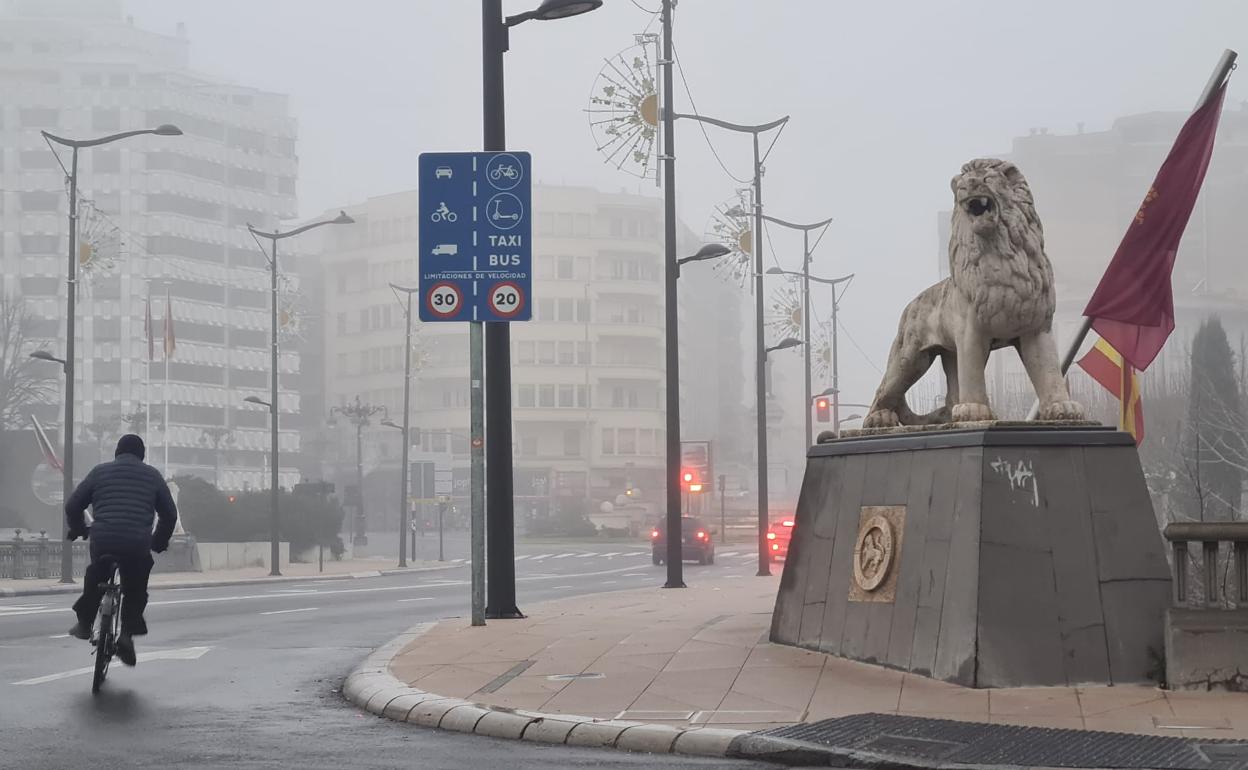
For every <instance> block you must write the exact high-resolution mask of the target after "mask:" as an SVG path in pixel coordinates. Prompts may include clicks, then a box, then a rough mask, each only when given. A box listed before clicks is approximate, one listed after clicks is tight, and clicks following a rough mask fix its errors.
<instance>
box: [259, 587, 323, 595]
mask: <svg viewBox="0 0 1248 770" xmlns="http://www.w3.org/2000/svg"><path fill="white" fill-rule="evenodd" d="M269 593H271V594H287V595H293V594H314V593H317V591H316V589H313V588H278V589H275V590H273V591H269Z"/></svg>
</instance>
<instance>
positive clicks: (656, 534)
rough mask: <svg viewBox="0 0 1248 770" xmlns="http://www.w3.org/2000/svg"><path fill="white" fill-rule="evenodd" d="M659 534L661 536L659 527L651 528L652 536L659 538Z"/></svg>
mask: <svg viewBox="0 0 1248 770" xmlns="http://www.w3.org/2000/svg"><path fill="white" fill-rule="evenodd" d="M658 536H659V531H658V530H657V529H652V530H650V537H652V538H658Z"/></svg>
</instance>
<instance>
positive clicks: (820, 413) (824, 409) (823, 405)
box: [815, 396, 832, 422]
mask: <svg viewBox="0 0 1248 770" xmlns="http://www.w3.org/2000/svg"><path fill="white" fill-rule="evenodd" d="M815 419H817V420H818V421H819V422H831V421H832V410H831V403H830V402H829V401H828V399H826V398H824V397H822V396H820V397H819V398H816V399H815Z"/></svg>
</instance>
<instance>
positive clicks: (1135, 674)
mask: <svg viewBox="0 0 1248 770" xmlns="http://www.w3.org/2000/svg"><path fill="white" fill-rule="evenodd" d="M1169 603H1170V571H1169V567H1168V565H1167V562H1166V557H1165V548H1164V545H1163V542H1162V538H1161V534H1160V533H1159V532H1158V530H1157V524H1156V520H1155V519H1154V516H1153V509H1152V504H1151V502H1150V500H1149V496H1148V490H1147V489H1146V488H1145V485H1144V476H1143V472H1142V471H1141V468H1140V462H1139V457H1138V455H1137V453H1136V449H1135V445H1134V443H1133V442H1132V439H1131V437H1130V436H1129V435H1128V434H1125V433H1121V432H1119V431H1115V430H1112V429H1109V428H1101V427H1073V426H1063V427H1045V426H1036V425H1034V424H1029V425H1028V426H1027V427H1020V426H1016V425H989V426H978V427H974V428H966V429H958V428H957V427H954V428H953V429H947V430H941V431H932V430H923V431H917V432H910V433H907V432H888V433H883V434H881V435H869V436H860V437H855V438H845V439H840V440H837V441H831V442H828V443H823V444H819V445H816V446H814V447H811V449H810V452H809V455H808V461H807V467H806V476H805V479H804V480H803V483H802V492H801V498H800V501H799V503H798V509H797V520H796V526H795V527H794V530H793V537H792V542H791V543H790V546H789V553H788V561H787V563H786V564H785V568H784V576H783V578H782V580H781V583H780V592H779V595H778V597H777V600H776V608H775V613H774V616H773V619H772V628H771V640H772V641H773V642H777V643H781V644H789V645H794V646H798V647H805V648H808V649H812V650H820V651H823V652H827V653H831V654H834V655H839V656H842V657H845V658H851V659H854V660H860V661H864V662H867V663H876V664H880V665H885V666H889V667H892V668H897V669H903V670H906V671H912V672H914V673H918V674H923V675H925V676H931V677H934V678H937V679H943V680H945V681H949V682H954V683H957V684H960V685H964V686H970V687H1018V686H1031V685H1075V684H1084V683H1099V684H1111V683H1125V682H1143V681H1146V680H1148V679H1149V677H1150V675H1153V672H1154V671H1155V669H1156V666H1157V662H1158V661H1159V660H1160V655H1161V651H1162V649H1163V646H1164V645H1163V625H1164V613H1165V609H1166V607H1167V606H1168V605H1169Z"/></svg>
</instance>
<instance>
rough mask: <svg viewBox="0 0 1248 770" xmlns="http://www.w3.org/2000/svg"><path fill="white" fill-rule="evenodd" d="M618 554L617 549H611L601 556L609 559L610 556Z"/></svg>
mask: <svg viewBox="0 0 1248 770" xmlns="http://www.w3.org/2000/svg"><path fill="white" fill-rule="evenodd" d="M619 555H620V552H619V551H612V552H611V553H604V554H603V555H602V556H603V558H604V559H610V558H611V557H612V556H619Z"/></svg>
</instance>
